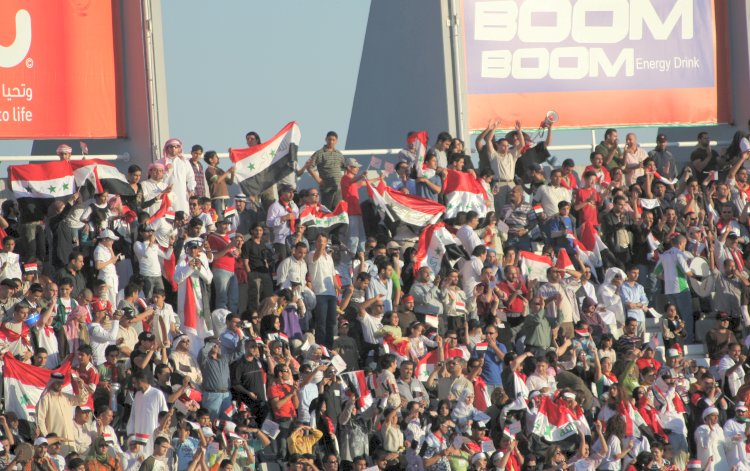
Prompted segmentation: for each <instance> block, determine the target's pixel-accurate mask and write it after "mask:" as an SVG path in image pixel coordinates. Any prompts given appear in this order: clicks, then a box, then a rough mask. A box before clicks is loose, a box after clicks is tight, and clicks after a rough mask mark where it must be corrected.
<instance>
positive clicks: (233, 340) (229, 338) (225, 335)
mask: <svg viewBox="0 0 750 471" xmlns="http://www.w3.org/2000/svg"><path fill="white" fill-rule="evenodd" d="M219 342H221V354H222V355H230V354H232V353H233V352H234V351H235V350H237V345H239V344H240V336H239V335H237V332H232V331H230V330H225V331H224V332H222V333H221V335H220V336H219Z"/></svg>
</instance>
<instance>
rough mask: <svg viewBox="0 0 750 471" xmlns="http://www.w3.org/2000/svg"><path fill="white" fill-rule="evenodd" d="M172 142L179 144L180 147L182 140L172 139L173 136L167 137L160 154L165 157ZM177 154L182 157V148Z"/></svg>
mask: <svg viewBox="0 0 750 471" xmlns="http://www.w3.org/2000/svg"><path fill="white" fill-rule="evenodd" d="M173 144H177V145H179V146H180V149H182V141H181V140H179V139H174V138H172V139H169V140H168V141H167V142H165V143H164V149H162V151H161V155H162V156H163V157H164V158H165V159H166V158H167V157H168V156H169V152H168V149H169V146H171V145H173ZM178 156H180V157H182V150H180V153H179V154H178Z"/></svg>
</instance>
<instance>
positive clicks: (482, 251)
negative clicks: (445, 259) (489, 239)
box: [459, 245, 487, 296]
mask: <svg viewBox="0 0 750 471" xmlns="http://www.w3.org/2000/svg"><path fill="white" fill-rule="evenodd" d="M486 259H487V247H485V246H484V245H477V246H476V247H474V250H473V251H472V252H471V258H470V259H469V260H468V261H464V262H463V265H461V267H460V268H459V273H460V274H461V283H462V286H461V288H463V290H464V293H466V295H467V296H471V293H473V292H474V286H476V285H477V283H479V278H480V277H481V276H482V268H483V267H484V261H485V260H486Z"/></svg>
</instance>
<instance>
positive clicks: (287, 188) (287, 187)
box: [279, 183, 294, 193]
mask: <svg viewBox="0 0 750 471" xmlns="http://www.w3.org/2000/svg"><path fill="white" fill-rule="evenodd" d="M287 191H291V192H294V188H292V185H287V184H285V183H284V184H281V185H279V193H285V192H287Z"/></svg>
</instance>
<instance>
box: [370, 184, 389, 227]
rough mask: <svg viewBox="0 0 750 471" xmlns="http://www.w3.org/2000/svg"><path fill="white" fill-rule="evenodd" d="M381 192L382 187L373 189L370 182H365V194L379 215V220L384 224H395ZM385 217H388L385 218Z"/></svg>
mask: <svg viewBox="0 0 750 471" xmlns="http://www.w3.org/2000/svg"><path fill="white" fill-rule="evenodd" d="M382 191H383V189H382V185H378V187H377V188H375V187H374V186H372V184H371V183H370V182H367V194H368V195H369V196H370V201H372V204H374V205H375V209H377V211H378V214H379V215H380V219H382V220H383V221H384V222H388V221H390V222H391V223H395V222H396V218H395V217H394V216H393V214H391V211H390V210H389V209H388V205H387V204H386V202H385V198H383V194H382ZM386 216H388V217H387V218H386Z"/></svg>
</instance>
